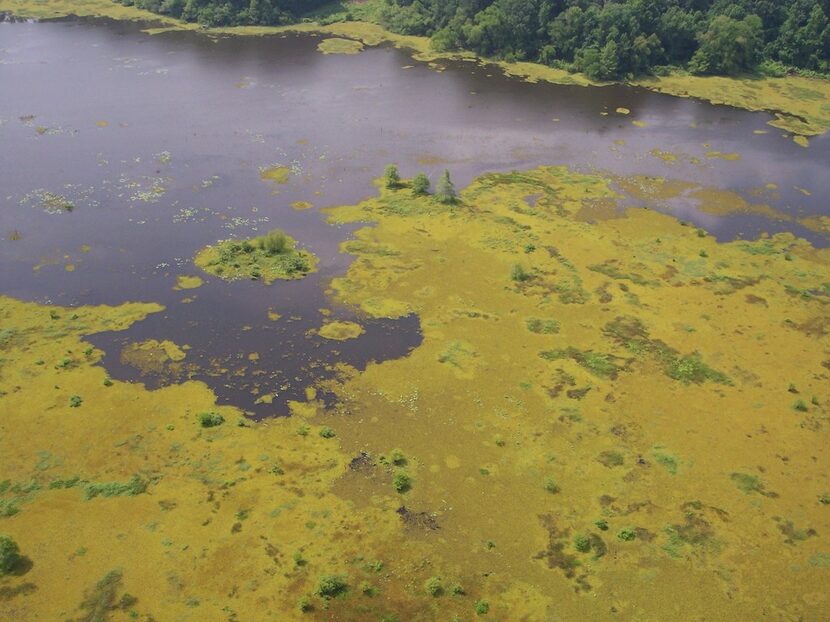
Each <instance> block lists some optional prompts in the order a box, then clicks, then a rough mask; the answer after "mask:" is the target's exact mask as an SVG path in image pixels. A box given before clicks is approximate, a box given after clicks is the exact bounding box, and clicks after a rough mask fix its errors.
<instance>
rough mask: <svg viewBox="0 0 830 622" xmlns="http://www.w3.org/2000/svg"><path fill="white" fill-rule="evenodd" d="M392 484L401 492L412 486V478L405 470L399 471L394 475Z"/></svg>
mask: <svg viewBox="0 0 830 622" xmlns="http://www.w3.org/2000/svg"><path fill="white" fill-rule="evenodd" d="M392 486H393V487H394V488H395V490H397V491H398V492H400V493H404V492H406V491H407V490H409V489H410V488H412V478H411V477H409V475H407V474H406V473H404V472H403V471H398V472H396V473H395V475H393V476H392Z"/></svg>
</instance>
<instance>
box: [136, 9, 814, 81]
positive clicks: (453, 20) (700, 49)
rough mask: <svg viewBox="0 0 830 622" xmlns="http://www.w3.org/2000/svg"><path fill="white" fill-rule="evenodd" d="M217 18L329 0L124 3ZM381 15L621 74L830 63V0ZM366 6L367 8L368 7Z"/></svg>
mask: <svg viewBox="0 0 830 622" xmlns="http://www.w3.org/2000/svg"><path fill="white" fill-rule="evenodd" d="M122 1H124V2H127V3H131V2H135V4H137V5H138V6H140V7H142V8H146V9H149V10H151V11H156V12H159V13H164V14H168V15H173V16H175V17H181V18H183V19H186V20H189V21H198V22H201V23H204V24H208V25H229V24H230V25H232V24H283V23H289V22H292V21H296V20H298V19H299V18H301V17H302V16H303V15H305V14H307V13H309V12H311V11H315V10H317V9H320V7H322V6H323V5H328V7H327V8H326V10H324V11H323V12H322V14H323V15H326V14H328V16H329V20H335V19H349V18H350V17H353V15H352V14H351V11H350V8H349V5H348V3H346V2H340V3H326V2H325V1H323V0H122ZM371 2H372V4H377V5H378V7H377V10H375V11H373V12H372V15H373V17H374V18H375V19H377V20H378V21H379V22H380V23H381V24H383V25H384V26H385V27H387V28H389V29H390V30H393V31H395V32H399V33H403V34H414V35H426V36H429V37H431V38H432V43H433V46H434V47H435V48H436V49H438V50H451V49H467V50H472V51H474V52H477V53H479V54H482V55H485V56H492V57H498V58H504V59H508V60H532V61H539V62H542V63H546V64H548V65H553V66H559V67H562V68H565V69H569V70H574V71H582V72H585V73H586V74H587V75H588V76H589V77H592V78H598V79H616V78H621V77H626V76H629V75H637V74H642V73H648V72H650V71H655V70H656V71H661V69H660V68H661V67H664V66H671V65H674V66H682V67H688V68H689V69H690V70H691V71H693V72H695V73H700V74H727V75H731V74H737V73H742V72H747V71H753V70H756V69H757V68H758V66H759V64H760V65H762V69H763V70H764V71H766V72H767V73H783V72H785V71H786V69H787V67H796V68H800V69H803V70H810V71H819V72H828V71H829V70H830V19H828V13H830V0H371ZM361 13H365V11H362V12H361Z"/></svg>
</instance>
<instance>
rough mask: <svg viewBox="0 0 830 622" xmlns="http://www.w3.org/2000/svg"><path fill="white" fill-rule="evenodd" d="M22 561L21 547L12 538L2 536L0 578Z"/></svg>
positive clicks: (0, 542)
mask: <svg viewBox="0 0 830 622" xmlns="http://www.w3.org/2000/svg"><path fill="white" fill-rule="evenodd" d="M19 561H20V547H19V546H17V542H15V541H14V540H13V539H12V537H11V536H7V535H6V534H0V576H2V575H4V574H7V573H9V572H11V571H12V569H13V568H14V567H15V566H16V565H17V562H19Z"/></svg>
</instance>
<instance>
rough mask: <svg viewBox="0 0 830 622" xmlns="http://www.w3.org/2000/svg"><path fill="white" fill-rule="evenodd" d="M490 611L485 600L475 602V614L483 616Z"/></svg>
mask: <svg viewBox="0 0 830 622" xmlns="http://www.w3.org/2000/svg"><path fill="white" fill-rule="evenodd" d="M489 611H490V603H488V602H487V601H486V600H479V601H478V602H476V614H478V615H480V616H483V615H485V614H486V613H488V612H489Z"/></svg>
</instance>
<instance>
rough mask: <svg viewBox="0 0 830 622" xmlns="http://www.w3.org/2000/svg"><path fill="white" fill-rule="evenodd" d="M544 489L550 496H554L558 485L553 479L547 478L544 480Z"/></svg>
mask: <svg viewBox="0 0 830 622" xmlns="http://www.w3.org/2000/svg"><path fill="white" fill-rule="evenodd" d="M544 488H545V490H547V491H548V492H549V493H551V494H556V493H557V492H559V485H558V484H557V483H556V481H555V480H554V479H553V478H550V477H548V478H547V479H545V483H544Z"/></svg>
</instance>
